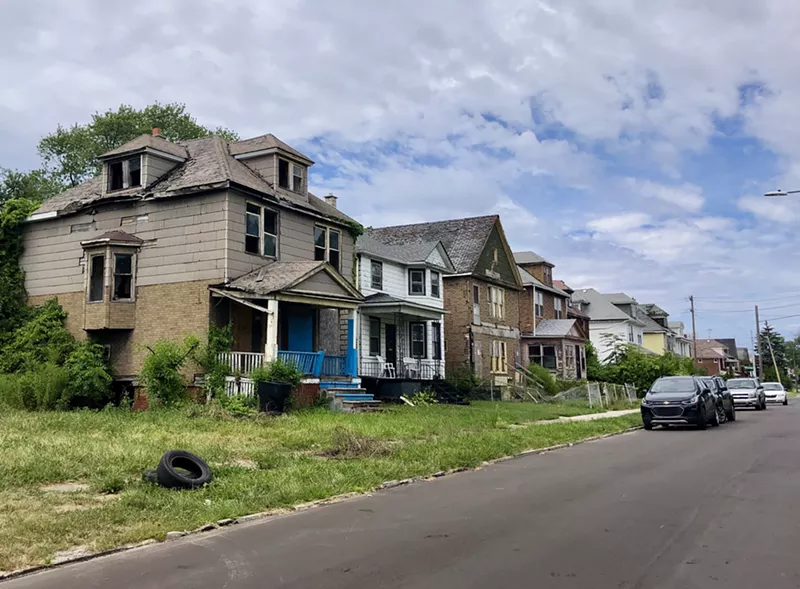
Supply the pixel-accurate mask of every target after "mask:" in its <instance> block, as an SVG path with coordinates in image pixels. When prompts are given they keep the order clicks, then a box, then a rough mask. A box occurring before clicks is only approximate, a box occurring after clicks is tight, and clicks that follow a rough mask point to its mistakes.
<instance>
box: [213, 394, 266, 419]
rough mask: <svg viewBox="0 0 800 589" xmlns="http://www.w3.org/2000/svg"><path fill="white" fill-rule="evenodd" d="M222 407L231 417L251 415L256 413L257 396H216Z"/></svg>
mask: <svg viewBox="0 0 800 589" xmlns="http://www.w3.org/2000/svg"><path fill="white" fill-rule="evenodd" d="M217 402H219V405H220V407H222V408H223V409H224V410H225V411H226V412H227V413H228V415H230V416H231V417H252V416H254V415H256V414H257V413H258V397H256V396H255V395H254V396H252V397H247V396H245V395H230V396H228V395H224V394H222V395H219V396H218V397H217Z"/></svg>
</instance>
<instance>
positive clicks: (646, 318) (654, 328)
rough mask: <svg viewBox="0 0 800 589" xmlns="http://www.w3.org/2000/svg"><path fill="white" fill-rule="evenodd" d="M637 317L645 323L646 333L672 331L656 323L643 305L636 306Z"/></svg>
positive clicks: (644, 330) (644, 329)
mask: <svg viewBox="0 0 800 589" xmlns="http://www.w3.org/2000/svg"><path fill="white" fill-rule="evenodd" d="M634 309H635V311H634V312H635V313H636V318H637V319H638V320H639V321H641V322H642V324H643V325H644V327H643V329H642V331H643V332H644V333H671V331H670V330H669V329H667V328H666V327H663V326H661V325H659V324H658V323H656V322H655V321H654V320H653V319H652V318H651V317H650V315H648V314H647V313H646V312H645V311H644V309H642V308H641V307H634Z"/></svg>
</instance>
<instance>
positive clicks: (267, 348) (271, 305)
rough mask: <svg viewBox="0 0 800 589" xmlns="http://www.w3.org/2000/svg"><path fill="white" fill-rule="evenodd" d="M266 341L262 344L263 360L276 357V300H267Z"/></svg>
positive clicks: (267, 360) (270, 360)
mask: <svg viewBox="0 0 800 589" xmlns="http://www.w3.org/2000/svg"><path fill="white" fill-rule="evenodd" d="M267 310H268V311H269V312H268V313H267V341H266V343H265V344H264V362H272V361H273V360H275V359H277V358H278V301H276V300H270V301H267Z"/></svg>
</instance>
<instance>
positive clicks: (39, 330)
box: [0, 299, 76, 372]
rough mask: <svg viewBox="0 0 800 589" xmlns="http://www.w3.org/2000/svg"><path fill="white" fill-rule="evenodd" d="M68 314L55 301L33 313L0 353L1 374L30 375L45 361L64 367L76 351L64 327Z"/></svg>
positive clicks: (74, 344) (72, 340)
mask: <svg viewBox="0 0 800 589" xmlns="http://www.w3.org/2000/svg"><path fill="white" fill-rule="evenodd" d="M66 318H67V314H66V313H65V312H64V310H63V309H62V308H61V306H60V305H59V304H58V301H57V300H56V299H52V300H50V301H47V302H46V303H45V304H44V305H42V306H41V307H37V308H36V309H33V310H32V311H31V312H30V319H29V320H28V322H27V323H25V324H24V325H22V326H21V327H20V328H18V329H17V330H16V331H14V332H13V334H11V335H10V336H9V339H8V341H7V343H6V345H5V346H3V349H2V353H1V354H0V372H27V371H31V370H34V369H35V368H36V367H37V366H39V365H41V364H44V363H46V362H51V363H53V364H58V365H62V364H64V362H65V361H66V359H67V357H68V356H69V355H70V354H71V353H72V351H73V350H74V349H75V346H76V343H75V339H74V338H73V337H72V335H71V334H70V333H69V331H67V328H66V327H64V320H65V319H66Z"/></svg>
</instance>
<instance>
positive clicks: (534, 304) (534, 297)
mask: <svg viewBox="0 0 800 589" xmlns="http://www.w3.org/2000/svg"><path fill="white" fill-rule="evenodd" d="M533 337H536V285H535V284H534V285H533Z"/></svg>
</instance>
